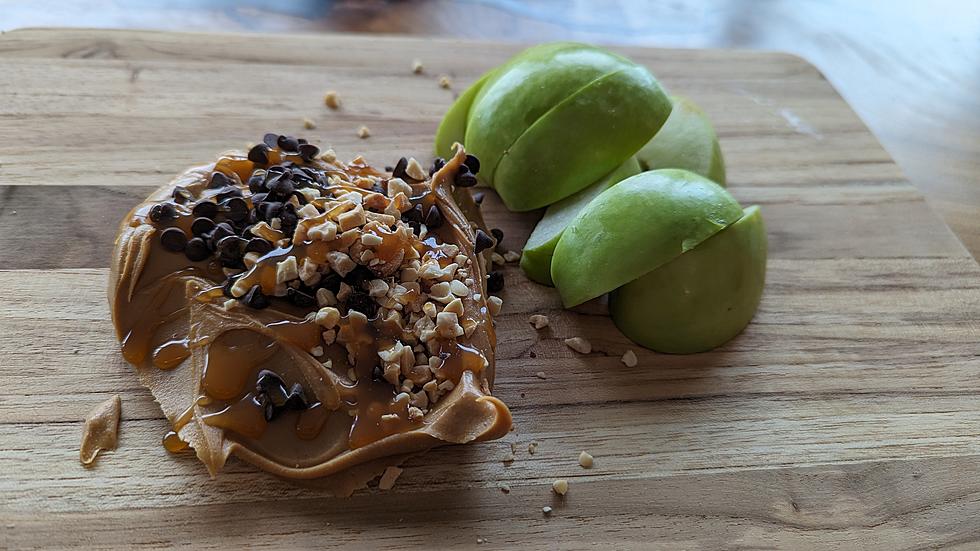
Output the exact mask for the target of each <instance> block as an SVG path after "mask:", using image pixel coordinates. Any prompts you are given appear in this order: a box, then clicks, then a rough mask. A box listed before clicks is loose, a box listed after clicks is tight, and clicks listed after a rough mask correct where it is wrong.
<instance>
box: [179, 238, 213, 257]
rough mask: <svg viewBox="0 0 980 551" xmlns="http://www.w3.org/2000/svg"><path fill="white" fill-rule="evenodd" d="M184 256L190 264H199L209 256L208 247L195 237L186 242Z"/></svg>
mask: <svg viewBox="0 0 980 551" xmlns="http://www.w3.org/2000/svg"><path fill="white" fill-rule="evenodd" d="M184 255H186V256H187V259H188V260H190V261H191V262H200V261H202V260H204V259H205V258H207V257H209V256H211V251H210V250H208V245H207V243H205V242H204V240H203V239H201V238H200V237H195V238H194V239H191V240H190V241H188V242H187V246H186V247H184Z"/></svg>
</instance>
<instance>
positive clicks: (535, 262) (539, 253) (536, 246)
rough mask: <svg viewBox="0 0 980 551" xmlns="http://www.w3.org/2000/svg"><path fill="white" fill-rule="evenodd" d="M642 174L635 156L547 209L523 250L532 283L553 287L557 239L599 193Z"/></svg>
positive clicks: (525, 270)
mask: <svg viewBox="0 0 980 551" xmlns="http://www.w3.org/2000/svg"><path fill="white" fill-rule="evenodd" d="M639 173H640V163H639V162H637V160H636V157H630V158H629V159H626V162H625V163H623V164H621V165H619V167H617V168H616V170H613V171H612V172H610V173H609V174H607V175H606V176H605V177H604V178H602V179H601V180H599V181H598V182H596V183H594V184H592V185H591V186H589V187H587V188H585V189H583V190H582V191H579V192H578V193H575V194H574V195H571V196H569V197H566V198H564V199H562V200H561V201H558V202H557V203H555V204H553V205H551V206H550V207H548V210H546V211H545V212H544V216H543V217H542V218H541V221H540V222H538V225H537V226H535V227H534V231H533V232H531V237H529V238H528V239H527V243H525V244H524V251H523V253H522V254H521V268H522V269H523V270H524V273H525V274H527V276H528V277H529V278H531V279H532V280H533V281H537V282H538V283H541V284H543V285H553V284H554V283H553V282H552V280H551V257H552V256H553V255H554V254H555V246H556V245H558V239H559V238H560V237H561V234H562V232H564V231H565V228H566V227H567V226H568V224H569V223H570V222H571V221H572V220H574V219H575V215H577V214H578V213H579V211H581V210H582V209H584V208H585V207H586V205H588V204H589V203H590V202H592V200H593V199H595V198H596V197H597V196H598V195H599V194H600V193H602V192H603V191H606V190H607V189H609V188H610V187H612V186H613V185H615V184H618V183H619V182H620V181H622V180H623V179H625V178H629V177H630V176H633V175H636V174H639Z"/></svg>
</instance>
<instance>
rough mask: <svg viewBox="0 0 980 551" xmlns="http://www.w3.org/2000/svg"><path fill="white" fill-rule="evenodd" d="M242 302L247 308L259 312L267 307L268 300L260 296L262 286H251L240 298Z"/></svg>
mask: <svg viewBox="0 0 980 551" xmlns="http://www.w3.org/2000/svg"><path fill="white" fill-rule="evenodd" d="M242 302H243V303H244V304H245V306H248V307H249V308H255V309H256V310H261V309H263V308H268V307H269V298H268V297H266V296H265V295H263V294H262V286H260V285H253V286H252V288H251V289H249V290H248V292H247V293H245V296H244V297H242Z"/></svg>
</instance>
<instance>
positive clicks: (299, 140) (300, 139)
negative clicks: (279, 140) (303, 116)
mask: <svg viewBox="0 0 980 551" xmlns="http://www.w3.org/2000/svg"><path fill="white" fill-rule="evenodd" d="M296 141H297V142H299V145H303V144H305V143H310V142H309V141H307V139H306V138H296Z"/></svg>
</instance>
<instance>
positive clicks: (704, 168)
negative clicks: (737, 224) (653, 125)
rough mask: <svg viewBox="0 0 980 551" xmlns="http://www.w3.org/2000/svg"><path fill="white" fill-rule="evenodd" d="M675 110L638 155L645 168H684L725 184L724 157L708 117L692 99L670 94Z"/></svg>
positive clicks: (641, 164)
mask: <svg viewBox="0 0 980 551" xmlns="http://www.w3.org/2000/svg"><path fill="white" fill-rule="evenodd" d="M670 101H671V103H672V104H673V109H672V110H671V112H670V116H669V117H667V122H665V123H664V125H663V127H662V128H661V129H660V131H659V132H657V134H656V135H655V136H654V137H653V139H651V140H650V141H649V142H647V144H646V145H644V146H643V148H641V149H640V151H639V152H637V154H636V158H637V159H639V161H640V166H642V167H643V170H654V169H658V168H683V169H684V170H690V171H691V172H693V173H695V174H700V175H701V176H704V177H705V178H708V179H709V180H711V181H713V182H715V183H717V184H720V185H722V186H724V185H725V159H724V157H723V156H722V154H721V146H720V145H719V144H718V136H717V135H716V134H715V129H714V127H713V126H712V125H711V121H710V120H709V119H708V116H707V115H705V114H704V111H702V110H701V108H700V107H698V106H697V105H696V104H695V103H694V102H693V101H691V100H689V99H687V98H685V97H681V96H671V98H670Z"/></svg>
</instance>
